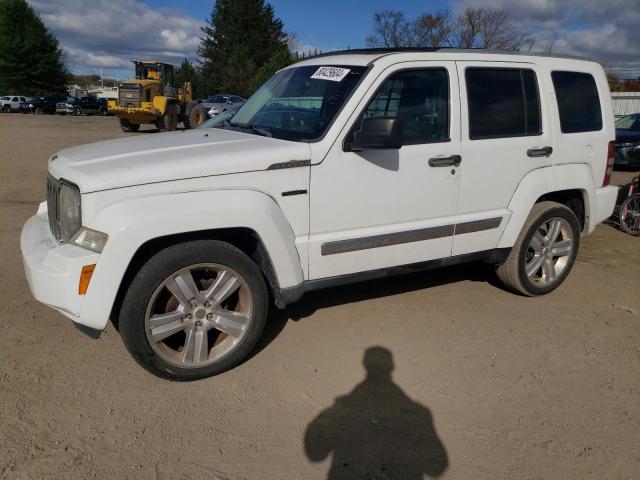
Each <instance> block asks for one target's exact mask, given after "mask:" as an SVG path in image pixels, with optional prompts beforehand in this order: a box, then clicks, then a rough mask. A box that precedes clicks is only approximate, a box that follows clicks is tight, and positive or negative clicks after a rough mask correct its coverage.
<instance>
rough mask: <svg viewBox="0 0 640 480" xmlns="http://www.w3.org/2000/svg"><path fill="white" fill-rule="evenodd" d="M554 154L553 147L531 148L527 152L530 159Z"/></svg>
mask: <svg viewBox="0 0 640 480" xmlns="http://www.w3.org/2000/svg"><path fill="white" fill-rule="evenodd" d="M552 153H553V148H551V147H541V148H530V149H529V150H527V155H529V156H530V157H548V156H550V155H551V154H552Z"/></svg>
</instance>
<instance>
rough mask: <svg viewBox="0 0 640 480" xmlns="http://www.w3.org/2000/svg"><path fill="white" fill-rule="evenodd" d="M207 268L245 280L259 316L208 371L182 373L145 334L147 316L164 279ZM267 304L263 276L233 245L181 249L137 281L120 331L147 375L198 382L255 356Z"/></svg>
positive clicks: (165, 253)
mask: <svg viewBox="0 0 640 480" xmlns="http://www.w3.org/2000/svg"><path fill="white" fill-rule="evenodd" d="M203 263H216V264H220V265H223V266H226V267H229V268H231V269H233V270H234V271H235V272H237V273H238V274H239V275H240V276H241V277H242V278H243V279H244V281H245V282H246V285H247V286H248V288H249V289H250V290H251V297H252V299H253V312H254V316H253V319H252V322H251V324H250V325H249V327H248V330H247V331H246V333H245V334H244V337H242V338H241V339H240V340H239V343H237V344H236V345H235V346H234V347H233V349H232V350H231V351H230V352H229V353H227V354H226V355H224V356H222V358H220V359H219V360H218V361H215V362H214V363H212V364H209V365H206V366H203V367H193V368H180V367H177V366H175V365H173V364H171V363H169V362H167V361H165V360H164V359H163V358H162V357H161V356H159V355H157V354H156V353H155V352H154V350H153V348H152V347H151V345H150V344H149V340H148V339H147V335H146V333H145V325H144V324H145V315H146V311H147V306H148V304H149V302H150V301H151V299H152V296H153V294H154V292H155V291H156V289H157V288H158V286H159V285H161V284H162V282H164V281H165V279H167V278H168V277H169V276H171V275H172V274H174V273H175V272H177V271H179V270H181V269H183V268H185V267H188V266H191V265H197V264H203ZM268 299H269V296H268V293H267V286H266V283H265V280H264V277H263V275H262V273H261V272H260V270H259V269H258V267H257V266H256V264H255V263H254V262H253V261H252V260H251V259H250V258H249V257H248V256H247V255H245V254H244V253H243V252H242V251H240V250H239V249H237V248H236V247H234V246H233V245H230V244H228V243H226V242H221V241H217V240H196V241H191V242H186V243H181V244H177V245H173V246H170V247H167V248H165V249H164V250H161V251H160V252H158V253H157V254H155V255H154V256H153V257H151V258H150V259H149V260H148V261H147V262H146V263H145V264H144V265H143V266H142V268H141V269H140V270H139V271H138V273H137V274H136V275H135V277H134V278H133V280H132V282H131V284H130V285H129V288H128V289H127V293H126V295H125V297H124V300H123V302H122V306H121V308H120V315H119V331H120V335H121V336H122V340H123V342H124V345H125V347H126V348H127V350H128V351H129V353H130V354H131V355H132V356H133V358H134V359H135V360H136V361H137V362H138V363H139V364H140V365H141V366H142V367H143V368H145V369H146V370H147V371H149V372H151V373H153V374H154V375H156V376H158V377H161V378H166V379H170V380H176V381H190V380H198V379H201V378H206V377H211V376H213V375H217V374H219V373H222V372H224V371H226V370H229V369H231V368H233V367H235V366H236V365H238V364H239V363H240V362H241V361H242V360H243V359H244V358H245V357H246V356H247V355H248V354H249V353H250V352H251V350H252V349H253V347H254V346H255V345H256V343H257V341H258V339H259V338H260V335H261V334H262V331H263V329H264V325H265V323H266V320H267V315H268V311H269V308H268Z"/></svg>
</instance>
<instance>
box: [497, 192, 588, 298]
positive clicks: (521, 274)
mask: <svg viewBox="0 0 640 480" xmlns="http://www.w3.org/2000/svg"><path fill="white" fill-rule="evenodd" d="M579 243H580V227H579V223H578V219H577V218H576V216H575V214H574V213H573V211H571V210H570V209H569V208H567V207H566V206H564V205H562V204H559V203H555V202H540V203H537V204H536V205H534V207H533V208H532V209H531V213H530V214H529V217H528V218H527V221H526V222H525V224H524V226H523V227H522V231H521V232H520V235H519V236H518V239H517V240H516V243H515V245H514V246H513V248H512V250H511V253H510V254H509V256H508V257H507V260H506V261H505V263H503V264H502V265H500V266H499V267H498V268H497V270H496V273H497V275H498V278H499V279H500V280H501V282H502V283H503V284H504V285H505V286H506V287H507V288H509V289H510V290H513V291H515V292H517V293H521V294H522V295H527V296H536V295H544V294H545V293H549V292H551V291H553V290H555V289H556V288H557V287H558V286H559V285H560V284H561V283H562V282H563V281H564V279H565V278H567V275H568V274H569V272H570V271H571V268H572V267H573V264H574V262H575V259H576V256H577V254H578V247H579Z"/></svg>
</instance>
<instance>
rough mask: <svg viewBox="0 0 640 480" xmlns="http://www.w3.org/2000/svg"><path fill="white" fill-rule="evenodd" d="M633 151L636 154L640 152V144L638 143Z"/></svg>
mask: <svg viewBox="0 0 640 480" xmlns="http://www.w3.org/2000/svg"><path fill="white" fill-rule="evenodd" d="M631 150H633V151H634V152H640V143H636V144H635V145H634V146H633V148H632V149H631Z"/></svg>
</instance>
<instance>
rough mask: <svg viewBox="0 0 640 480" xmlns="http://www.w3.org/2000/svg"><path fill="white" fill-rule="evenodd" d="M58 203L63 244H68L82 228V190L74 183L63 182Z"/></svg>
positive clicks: (61, 182)
mask: <svg viewBox="0 0 640 480" xmlns="http://www.w3.org/2000/svg"><path fill="white" fill-rule="evenodd" d="M58 202H59V203H58V208H59V218H60V237H61V240H62V242H63V243H68V242H69V240H71V239H72V238H73V236H74V235H75V234H76V233H77V232H78V230H80V227H82V214H81V211H80V189H79V188H78V187H77V186H75V185H74V184H73V183H69V182H65V181H64V180H61V181H60V196H59V197H58Z"/></svg>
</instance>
